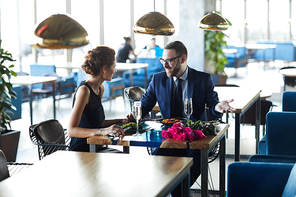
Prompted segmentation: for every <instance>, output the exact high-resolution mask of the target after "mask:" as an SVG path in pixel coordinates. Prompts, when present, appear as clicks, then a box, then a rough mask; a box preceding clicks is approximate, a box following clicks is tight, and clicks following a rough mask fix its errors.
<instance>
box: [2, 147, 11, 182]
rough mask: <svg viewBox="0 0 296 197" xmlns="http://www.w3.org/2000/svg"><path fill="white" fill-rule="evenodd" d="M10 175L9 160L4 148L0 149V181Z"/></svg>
mask: <svg viewBox="0 0 296 197" xmlns="http://www.w3.org/2000/svg"><path fill="white" fill-rule="evenodd" d="M8 177H9V172H8V168H7V160H6V157H5V155H4V153H3V151H2V150H0V181H3V180H4V179H6V178H8Z"/></svg>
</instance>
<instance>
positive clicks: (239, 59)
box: [225, 46, 248, 77]
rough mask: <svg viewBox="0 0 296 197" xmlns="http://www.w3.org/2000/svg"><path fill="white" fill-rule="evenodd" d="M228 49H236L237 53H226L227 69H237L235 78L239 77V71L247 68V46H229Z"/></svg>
mask: <svg viewBox="0 0 296 197" xmlns="http://www.w3.org/2000/svg"><path fill="white" fill-rule="evenodd" d="M228 49H236V50H237V52H236V53H226V54H225V56H226V58H227V64H226V65H225V68H235V77H236V76H237V69H238V68H242V67H247V65H248V54H247V51H246V47H245V46H228Z"/></svg>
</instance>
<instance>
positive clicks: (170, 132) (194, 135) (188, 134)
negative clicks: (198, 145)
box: [161, 122, 207, 141]
mask: <svg viewBox="0 0 296 197" xmlns="http://www.w3.org/2000/svg"><path fill="white" fill-rule="evenodd" d="M161 135H162V136H163V137H165V138H173V139H176V140H188V141H193V140H200V139H203V138H206V137H207V136H206V135H205V134H204V133H203V132H202V131H201V130H192V129H191V128H190V127H187V126H184V125H183V124H182V123H181V122H177V123H174V124H173V126H172V127H170V128H168V129H167V130H165V129H164V130H162V132H161Z"/></svg>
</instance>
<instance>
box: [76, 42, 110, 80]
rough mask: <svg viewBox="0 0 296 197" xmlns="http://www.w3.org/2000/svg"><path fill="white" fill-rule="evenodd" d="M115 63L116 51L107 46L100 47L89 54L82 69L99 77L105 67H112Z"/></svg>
mask: <svg viewBox="0 0 296 197" xmlns="http://www.w3.org/2000/svg"><path fill="white" fill-rule="evenodd" d="M114 61H115V51H114V49H111V48H110V47H106V46H98V47H96V48H94V49H92V50H89V51H88V52H87V55H86V56H85V61H84V63H83V64H82V66H81V68H82V70H83V71H84V72H85V73H86V74H89V75H94V76H97V75H99V74H100V72H101V69H102V67H103V66H104V65H107V66H108V67H111V66H112V65H113V63H114Z"/></svg>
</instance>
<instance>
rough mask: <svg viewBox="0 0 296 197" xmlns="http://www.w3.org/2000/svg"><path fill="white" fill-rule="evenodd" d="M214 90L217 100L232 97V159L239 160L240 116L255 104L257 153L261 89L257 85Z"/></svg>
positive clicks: (216, 88)
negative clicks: (233, 116) (233, 118)
mask: <svg viewBox="0 0 296 197" xmlns="http://www.w3.org/2000/svg"><path fill="white" fill-rule="evenodd" d="M214 90H215V91H216V92H217V93H218V96H219V100H220V101H223V100H229V99H234V101H233V102H232V103H230V105H231V106H232V107H233V108H235V111H234V112H233V113H234V114H235V126H234V127H235V128H234V130H235V134H234V159H235V161H239V160H240V126H241V125H240V122H241V116H242V115H243V114H244V113H245V112H246V111H247V110H248V109H249V108H250V107H251V106H252V105H253V104H255V105H256V124H255V136H256V153H258V143H259V134H260V122H261V101H260V93H261V89H260V88H257V87H250V88H245V87H215V88H214Z"/></svg>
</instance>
